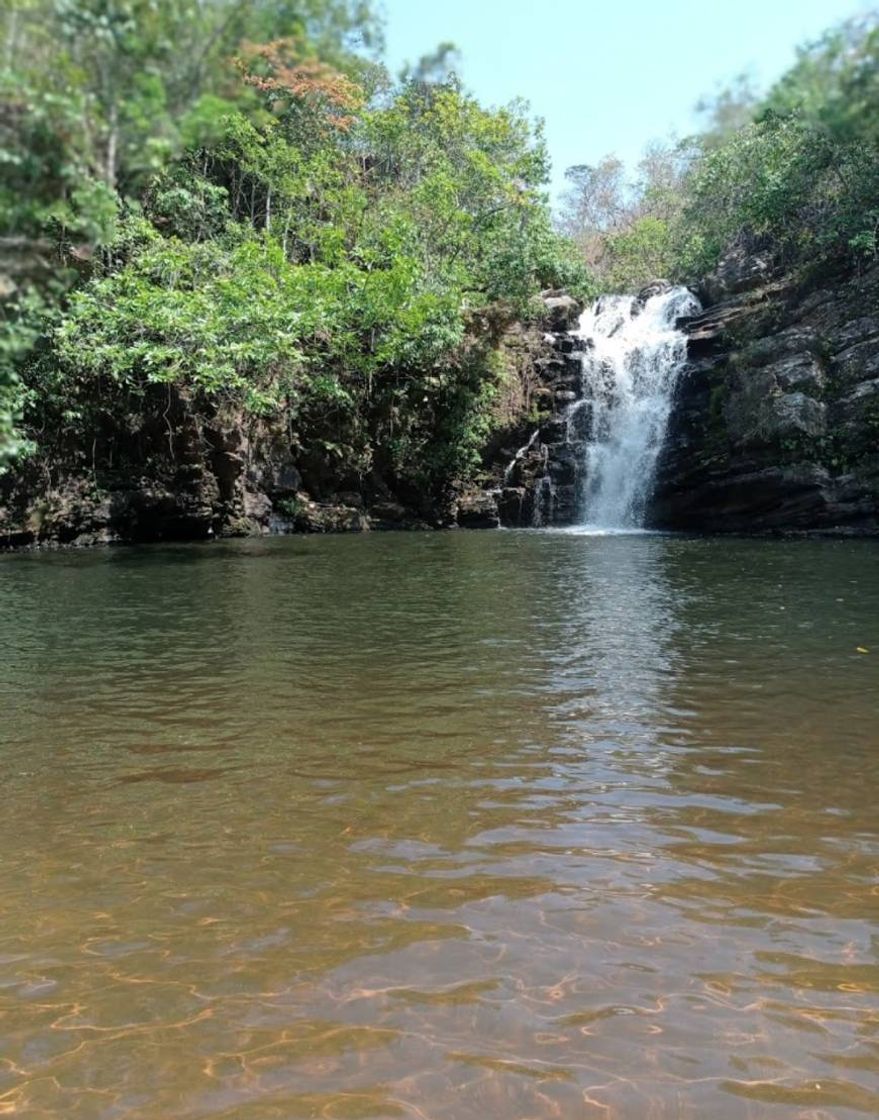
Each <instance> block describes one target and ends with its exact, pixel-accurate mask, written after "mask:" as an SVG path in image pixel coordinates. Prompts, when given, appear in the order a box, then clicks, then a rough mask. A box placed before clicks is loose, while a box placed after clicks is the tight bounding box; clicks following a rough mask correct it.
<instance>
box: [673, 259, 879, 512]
mask: <svg viewBox="0 0 879 1120" xmlns="http://www.w3.org/2000/svg"><path fill="white" fill-rule="evenodd" d="M706 290H707V292H708V293H709V294H711V295H715V296H718V297H720V298H719V301H718V302H716V303H714V304H713V305H711V306H709V307H708V308H707V309H706V310H705V311H704V312H703V313H702V314H701V315H699V316H698V317H697V318H695V319H693V320H692V321H691V322H690V323H689V324H688V327H687V329H688V333H689V338H690V341H689V362H688V365H687V367H686V369H685V370H684V373H683V375H682V377H681V379H680V381H679V383H678V389H677V396H676V401H675V407H674V409H673V412H672V416H671V421H670V425H669V431H668V436H667V440H666V444H665V448H664V451H663V454H662V456H661V460H660V464H659V471H658V477H657V486H656V491H655V495H654V500H653V503H652V510H651V521H652V523H653V524H654V525H656V526H660V527H665V528H673V529H684V530H697V531H707V532H738V533H740V532H745V533H765V532H773V531H796V530H818V531H839V532H843V533H870V534H872V533H877V532H879V268H873V269H872V270H871V271H869V272H867V273H865V274H864V275H861V276H857V277H849V278H837V279H835V280H834V281H832V282H828V283H827V285H826V286H821V287H818V288H816V289H812V290H810V291H803V290H802V289H799V290H798V289H797V288H796V287H794V286H793V285H791V284H789V283H785V282H784V281H775V282H773V281H771V280H767V268H766V265H765V262H763V261H758V262H756V263H755V261H754V260H753V259H751V258H747V257H742V259H741V260H739V261H732V260H729V261H725V262H723V264H722V267H721V269H720V270H718V274H717V275H716V276H715V277H713V278H711V280H710V282H709V283H708V284H706Z"/></svg>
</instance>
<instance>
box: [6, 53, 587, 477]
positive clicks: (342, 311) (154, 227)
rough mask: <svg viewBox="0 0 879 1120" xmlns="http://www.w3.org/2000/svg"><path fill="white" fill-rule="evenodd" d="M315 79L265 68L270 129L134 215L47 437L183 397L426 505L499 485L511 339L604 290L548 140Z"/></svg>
mask: <svg viewBox="0 0 879 1120" xmlns="http://www.w3.org/2000/svg"><path fill="white" fill-rule="evenodd" d="M303 59H304V61H302V62H300V61H299V60H298V59H297V57H296V56H292V57H291V56H290V55H288V54H286V53H284V54H282V53H281V51H280V48H277V47H275V46H272V47H271V49H270V50H266V51H262V52H260V53H259V54H258V56H257V60H258V64H259V66H260V69H259V71H258V72H257V71H249V73H256V77H255V78H254V81H253V85H254V88H257V89H258V90H259V91H260V94H261V96H262V97H263V98H264V105H265V112H264V113H263V115H262V116H259V115H254V114H251V113H248V114H244V113H237V114H233V115H231V116H230V117H228V118H227V119H226V120H225V122H224V124H223V128H222V130H221V131H220V132H219V133H218V135H217V139H216V142H215V143H214V144H213V145H211V146H208V147H204V146H203V147H202V148H200V149H199V150H198V151H196V152H193V153H191V154H189V155H187V156H186V157H185V158H184V159H182V160H181V161H179V162H177V163H175V164H173V165H172V166H170V167H169V168H168V169H167V170H166V171H164V172H163V173H162V174H160V175H158V176H156V177H154V179H153V180H152V182H151V184H150V186H149V188H148V190H147V191H146V192H145V194H144V195H143V197H142V203H141V208H140V209H137V208H132V207H129V208H127V209H126V208H124V207H118V206H117V209H116V210H115V211H114V221H115V232H114V234H113V237H112V239H111V240H110V241H109V243H108V244H106V245H105V247H104V249H103V251H102V253H101V254H100V256H99V257H96V258H95V259H94V260H93V262H92V275H91V278H90V279H88V280H87V282H85V283H83V284H82V285H80V286H79V287H78V288H77V290H75V291H74V292H73V293H72V294H71V295H70V297H69V300H68V303H67V306H66V308H65V310H64V313H63V315H62V316H61V319H60V321H59V322H58V324H57V325H56V326H54V327H53V329H52V331H51V333H50V338H49V344H50V345H49V347H48V349H47V350H46V352H45V353H44V354H43V355H42V357H41V358H40V360H39V361H36V362H34V363H33V364H32V365H31V367H30V368H29V369H28V372H27V382H28V388H29V394H30V396H29V400H30V406H29V422H30V424H31V427H32V428H37V427H45V428H46V429H49V428H52V429H54V430H56V431H60V432H61V433H62V435H63V437H64V438H66V439H68V440H69V441H71V442H74V443H75V442H76V441H77V440H79V441H82V440H84V439H87V438H88V434H89V433H94V432H99V431H106V430H108V427H109V426H110V425H111V424H112V420H113V417H114V415H115V414H117V413H118V412H119V410H120V409H121V408H122V407H123V406H124V408H125V409H129V410H130V409H131V408H135V409H136V410H138V409H145V408H146V407H147V405H146V402H147V401H148V400H151V399H155V394H156V393H157V392H159V391H161V392H165V391H166V390H167V393H173V395H174V399H177V400H185V401H186V407H187V409H188V410H189V411H190V412H191V413H193V414H195V415H200V416H202V417H204V418H205V419H210V418H211V417H213V416H216V415H217V414H219V413H222V412H224V411H225V412H226V413H229V412H231V413H233V414H235V415H236V416H239V417H244V418H247V417H251V418H259V417H264V416H273V417H277V416H284V417H285V418H286V421H287V425H288V428H289V429H290V430H291V432H293V433H295V435H294V439H295V440H296V441H297V442H298V444H299V445H300V447H302V448H304V449H305V451H306V452H307V453H308V454H319V455H320V456H322V457H324V458H329V459H334V458H335V459H338V460H339V461H340V462H343V463H345V464H346V465H347V467H348V468H349V469H350V470H354V471H356V472H360V473H365V472H367V471H369V470H371V469H373V468H376V467H377V468H378V469H380V471H381V472H382V473H383V475H384V476H385V477H386V478H388V479H389V480H391V481H393V480H396V481H397V482H402V483H406V484H408V485H411V486H413V487H418V488H420V489H421V490H422V492H439V491H442V490H443V488H444V487H445V486H447V485H448V484H449V482H450V481H451V480H452V479H454V478H456V477H462V476H465V475H468V474H472V472H473V471H474V470H475V468H476V466H477V460H478V451H479V446H480V443H481V441H482V440H483V439H484V436H485V433H486V430H487V425H488V424H489V422H490V415H491V405H492V402H493V399H494V395H495V391H496V383H497V380H498V377H499V370H498V368H497V364H496V359H495V356H494V355H495V350H496V341H497V331H498V328H499V326H503V324H504V323H506V322H509V321H510V320H511V319H512V317H514V316H516V315H520V316H521V315H527V314H529V313H530V310H531V307H532V301H533V299H534V297H535V295H536V294H537V293H538V292H539V291H540V290H541V289H542V288H544V287H553V286H557V285H560V284H565V285H569V286H571V287H572V288H573V289H574V290H576V291H579V292H584V293H585V291H586V290H587V289H588V287H589V279H588V277H587V275H586V273H585V272H584V270H583V268H582V265H581V264H580V263H579V262H578V261H577V260H576V258H575V256H574V254H573V253H572V252H571V248H570V246H569V245H568V243H567V242H565V241H564V240H563V239H562V238H561V237H560V236H559V235H558V234H557V233H556V232H555V231H554V230H553V228H552V225H551V222H550V218H549V213H548V208H547V204H546V200H545V197H544V195H543V187H544V183H545V180H546V177H547V168H548V163H547V159H546V153H545V149H544V145H543V140H542V136H541V135H540V132H539V130H535V129H533V128H532V126H531V124H530V123H529V121H528V118H527V116H526V114H525V112H524V110H523V108H522V107H521V106H515V105H514V106H511V107H508V108H504V109H500V110H493V111H489V110H486V109H484V108H483V107H481V106H480V105H479V104H478V103H477V102H476V101H475V100H474V99H473V98H472V97H470V96H468V95H467V94H466V93H465V92H464V91H463V90H462V89H461V87H460V85H459V83H458V82H457V80H456V79H454V78H449V79H448V80H446V81H443V82H437V81H434V82H427V81H425V80H424V79H423V77H419V78H413V79H410V80H408V81H406V82H404V83H403V84H402V86H400V87H399V88H398V89H396V90H385V91H384V92H383V93H382V94H381V95H380V96H378V97H375V98H373V100H372V102H371V103H370V104H369V105H367V106H365V107H364V108H362V109H360V110H358V111H356V112H355V111H353V110H354V107H355V106H356V105H357V103H358V97H359V96H362V95H360V94H359V91H352V87H351V86H350V82H348V81H346V82H342V83H340V82H338V81H337V80H336V76H335V75H334V73H333V72H332V71H330V70H328V69H327V68H326V67H325V66H323V65H322V64H320V65H318V64H313V63H312V61H311V60H310V56H308V55H307V54H305V55H303ZM303 104H304V105H305V109H303ZM341 107H344V116H340V108H341ZM167 399H168V400H170V399H172V398H171V397H170V396H169V397H168V398H167ZM137 402H141V403H140V404H138V403H137ZM95 454H97V452H94V453H93V458H94V455H95ZM108 454H109V452H108Z"/></svg>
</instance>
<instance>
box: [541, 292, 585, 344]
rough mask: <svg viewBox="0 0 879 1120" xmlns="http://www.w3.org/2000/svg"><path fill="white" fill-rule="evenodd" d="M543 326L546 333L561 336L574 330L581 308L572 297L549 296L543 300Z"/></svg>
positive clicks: (581, 311)
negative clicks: (549, 332)
mask: <svg viewBox="0 0 879 1120" xmlns="http://www.w3.org/2000/svg"><path fill="white" fill-rule="evenodd" d="M543 306H544V308H545V312H544V320H543V321H544V325H545V327H546V329H547V330H548V331H552V332H554V333H556V334H563V333H565V332H566V331H572V330H575V329H576V327H577V324H578V323H579V321H580V316H581V315H582V313H583V308H582V306H581V304H580V303H578V301H577V300H575V299H574V297H573V296H569V295H565V294H563V295H550V296H546V297H545V298H544V300H543Z"/></svg>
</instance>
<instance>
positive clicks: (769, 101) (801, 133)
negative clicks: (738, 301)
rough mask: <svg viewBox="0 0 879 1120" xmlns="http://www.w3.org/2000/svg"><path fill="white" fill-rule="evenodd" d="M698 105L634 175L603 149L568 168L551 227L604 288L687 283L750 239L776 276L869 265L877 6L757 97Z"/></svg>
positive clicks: (877, 217) (875, 219) (875, 247)
mask: <svg viewBox="0 0 879 1120" xmlns="http://www.w3.org/2000/svg"><path fill="white" fill-rule="evenodd" d="M702 107H703V109H705V110H706V111H708V113H709V120H708V123H707V127H706V129H705V130H704V132H703V133H702V134H700V135H698V136H695V137H691V138H689V139H688V140H686V141H684V142H681V143H680V144H677V145H672V146H671V147H669V148H666V149H661V148H659V149H654V152H653V157H652V159H651V158H648V159H647V160H645V162H644V164H642V166H641V168H640V169H639V175H638V177H637V178H636V180H635V181H634V182H632V183H629V182H628V181H627V180H626V177H625V175H624V172H623V168H622V165H621V164H619V161H615V160H613V158H611V157H609V158H608V159H605V160H604V161H603V162H602V163H601V164H599V165H598V166H597V167H595V168H589V167H586V168H583V167H580V168H573V169H572V170H571V172H570V173H569V174H570V177H571V182H572V189H571V191H570V193H569V195H568V198H567V200H566V208H565V212H564V214H563V218H562V225H563V228H564V229H565V230H566V232H568V233H569V234H570V235H572V236H573V237H574V238H575V239H576V240H577V241H578V243H579V244H580V245H581V246H582V247H583V249H584V253H585V255H586V257H587V259H589V260H590V261H591V262H592V264H593V266H594V267H595V269H596V270H597V271H598V273H599V274H600V276H601V277H602V279H603V281H604V283H605V284H606V285H607V286H609V287H613V288H631V287H637V286H638V285H639V284H642V283H644V282H646V281H647V280H649V279H651V278H652V277H655V276H657V275H666V276H670V277H671V278H673V279H679V280H688V281H694V280H697V279H699V278H700V277H701V276H702V275H704V274H705V273H706V272H708V271H710V270H711V269H712V268H713V267H714V266H715V265H716V263H717V261H718V259H719V257H720V255H721V254H722V253H723V252H724V250H725V249H726V248H728V247H729V246H730V245H731V244H732V243H734V242H735V243H738V244H740V245H744V246H746V247H747V246H757V245H759V246H760V247H761V249H762V250H763V251H765V252H769V253H770V254H772V255H773V256H774V259H775V262H776V264H777V266H778V267H779V268H782V269H788V270H791V269H792V270H797V269H804V270H805V269H813V270H814V269H822V268H825V267H827V266H828V265H836V264H843V265H848V266H852V267H855V266H858V265H859V264H861V263H863V262H865V261H870V260H873V259H875V257H876V255H877V251H879V244H877V231H879V27H877V17H876V15H875V14H874V15H871V16H867V17H861V18H859V19H856V20H851V21H849V22H848V23H845V24H843V25H842V26H840V27H838V28H836V29H834V30H832V31H830V32H828V33H827V34H826V35H825V36H823V37H822V38H821V39H820V40H819V41H818V42H817V43H815V44H812V45H810V46H809V47H806V48H804V49H803V50H801V51H800V52H799V56H798V60H797V62H796V64H795V65H794V66H793V67H792V68H791V70H790V71H789V72H788V73H787V74H785V75H784V76H783V77H782V78H781V80H780V81H779V82H777V83H776V85H775V86H773V87H772V89H771V90H770V91H769V93H768V94H767V95H766V96H765V97H764V98H762V99H760V98H759V97H757V96H756V95H755V94H754V92H753V90H752V89H751V87H750V86H749V85H748V83H747V82H744V81H742V80H739V81H738V82H737V83H736V84H734V85H733V86H732V87H731V88H730V89H729V90H724V91H721V93H719V94H718V95H717V96H716V97H715V98H714V99H713V101H711V102H710V103H707V104H706V103H703V106H702ZM658 155H659V156H661V158H657V156H658Z"/></svg>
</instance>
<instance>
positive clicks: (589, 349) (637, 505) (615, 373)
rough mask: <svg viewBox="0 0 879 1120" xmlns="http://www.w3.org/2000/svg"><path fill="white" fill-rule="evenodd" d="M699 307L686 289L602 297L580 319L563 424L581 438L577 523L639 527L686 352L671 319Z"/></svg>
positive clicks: (651, 488) (694, 310) (679, 333)
mask: <svg viewBox="0 0 879 1120" xmlns="http://www.w3.org/2000/svg"><path fill="white" fill-rule="evenodd" d="M699 310H700V304H699V301H698V300H697V299H696V297H695V296H694V295H693V293H692V292H690V291H689V290H688V289H687V288H683V287H676V288H671V289H670V290H669V291H666V292H660V293H658V294H656V295H653V296H650V297H649V298H648V299H647V300H646V301H645V302H644V303H643V304H642V303H641V302H640V301H639V300H638V299H637V298H636V297H635V296H602V297H601V298H600V299H599V300H597V301H596V303H595V304H594V306H593V307H592V308H591V309H590V310H587V311H585V312H584V313H583V315H582V316H581V318H580V325H579V329H578V332H577V333H578V334H579V335H580V337H581V338H583V339H584V340H585V341H586V349H585V350H584V351H583V398H584V399H583V400H582V401H581V402H579V403H578V404H577V405H576V406H575V407H574V409H573V410H572V413H571V417H570V420H571V424H572V425H576V427H577V428H578V429H579V430H580V432H581V434H582V435H583V436H584V437H585V447H586V450H585V462H584V464H583V466H584V475H585V484H584V494H583V505H582V510H581V520H582V523H583V524H584V525H587V526H593V527H595V528H599V529H638V528H641V527H642V526H643V524H644V516H645V513H646V507H647V503H648V501H649V499H650V495H651V492H652V490H653V482H654V476H655V473H656V464H657V460H658V458H659V452H660V451H661V449H662V444H663V440H664V438H665V432H666V427H667V425H668V417H669V413H670V411H671V402H672V396H673V394H674V389H675V384H676V382H677V378H678V374H679V373H680V371H681V369H682V367H683V365H684V362H685V360H686V355H687V343H686V336H685V335H684V334H683V332H682V331H680V330H678V329H677V328H676V323H677V321H678V320H679V319H681V318H684V317H686V316H689V315H694V314H696V313H697V312H698V311H699Z"/></svg>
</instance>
